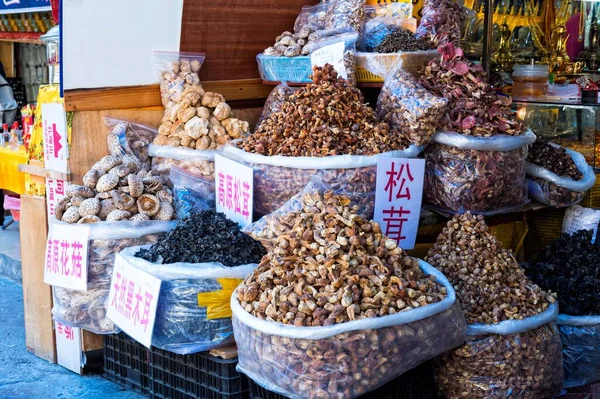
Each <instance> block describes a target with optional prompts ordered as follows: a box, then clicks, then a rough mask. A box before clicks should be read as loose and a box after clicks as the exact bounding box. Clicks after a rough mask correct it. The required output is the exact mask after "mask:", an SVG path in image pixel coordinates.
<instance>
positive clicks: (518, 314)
mask: <svg viewBox="0 0 600 399" xmlns="http://www.w3.org/2000/svg"><path fill="white" fill-rule="evenodd" d="M426 260H427V261H428V262H429V263H430V264H431V265H432V266H434V267H436V268H437V269H439V270H440V271H441V272H442V273H444V275H445V276H446V277H447V278H448V280H450V282H451V283H452V285H453V286H454V289H455V290H456V297H457V298H458V301H459V302H460V306H461V307H462V309H463V311H464V312H465V316H466V318H467V323H469V324H473V323H484V324H496V323H499V322H501V321H504V320H521V319H524V318H525V317H528V316H534V315H537V314H539V313H541V312H543V311H544V310H546V309H547V308H548V305H549V303H551V302H554V298H553V297H552V296H551V295H549V294H547V293H546V292H544V291H542V289H541V288H540V287H538V286H537V285H535V284H533V283H532V282H531V281H530V280H529V279H527V277H526V276H525V273H524V272H523V270H522V269H521V268H520V267H519V265H518V263H517V261H516V259H515V258H514V256H513V254H512V252H511V250H507V249H504V248H502V243H501V242H500V241H498V240H497V239H496V237H494V236H493V235H492V234H491V233H490V231H489V229H488V227H487V225H486V224H485V221H484V220H483V216H477V217H475V216H473V215H471V214H470V213H469V212H467V213H465V214H463V215H456V216H454V217H453V218H452V220H450V221H449V222H448V224H447V226H446V227H444V229H443V231H442V233H440V235H439V236H438V238H437V242H436V243H435V244H434V245H433V248H431V249H430V250H429V253H428V254H427V258H426Z"/></svg>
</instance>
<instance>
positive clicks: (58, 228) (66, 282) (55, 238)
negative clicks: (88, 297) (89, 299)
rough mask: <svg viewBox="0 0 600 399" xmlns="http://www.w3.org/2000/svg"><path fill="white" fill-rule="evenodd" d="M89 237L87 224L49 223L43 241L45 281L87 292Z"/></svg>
mask: <svg viewBox="0 0 600 399" xmlns="http://www.w3.org/2000/svg"><path fill="white" fill-rule="evenodd" d="M89 237H90V228H89V227H88V226H81V225H68V224H58V223H52V224H50V232H49V234H48V241H47V242H46V261H45V263H46V264H45V267H44V283H46V284H50V285H53V286H56V287H63V288H70V289H73V290H79V291H87V263H88V242H89Z"/></svg>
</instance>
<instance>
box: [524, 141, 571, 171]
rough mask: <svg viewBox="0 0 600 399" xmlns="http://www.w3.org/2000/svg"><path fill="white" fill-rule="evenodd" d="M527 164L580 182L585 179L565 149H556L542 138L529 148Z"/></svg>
mask: <svg viewBox="0 0 600 399" xmlns="http://www.w3.org/2000/svg"><path fill="white" fill-rule="evenodd" d="M527 162H531V163H533V164H535V165H538V166H541V167H542V168H544V169H548V170H549V171H550V172H553V173H556V174H557V175H559V176H562V177H568V178H570V179H573V180H580V179H581V178H582V177H583V174H582V173H581V171H580V170H579V169H578V168H577V165H575V162H574V161H573V158H571V157H570V156H569V154H567V150H566V149H565V148H563V147H555V146H553V145H551V144H550V143H548V141H546V140H544V139H543V138H541V137H538V138H537V139H536V140H535V143H533V144H532V145H530V146H529V153H528V154H527Z"/></svg>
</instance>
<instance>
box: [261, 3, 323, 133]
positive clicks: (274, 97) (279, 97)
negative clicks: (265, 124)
mask: <svg viewBox="0 0 600 399" xmlns="http://www.w3.org/2000/svg"><path fill="white" fill-rule="evenodd" d="M321 4H325V3H321ZM298 89H299V87H290V86H288V84H287V82H281V83H280V84H278V85H277V86H275V88H274V89H273V90H271V93H269V97H267V100H266V101H265V106H264V107H263V112H262V114H261V115H260V117H259V118H258V121H257V122H256V127H258V126H260V123H261V122H262V121H263V120H264V119H266V118H268V117H269V115H271V114H272V113H273V112H279V111H280V110H281V104H283V103H284V102H285V101H287V99H288V97H289V96H291V95H292V94H294V92H295V91H296V90H298Z"/></svg>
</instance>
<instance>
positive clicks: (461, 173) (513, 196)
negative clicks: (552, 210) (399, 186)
mask: <svg viewBox="0 0 600 399" xmlns="http://www.w3.org/2000/svg"><path fill="white" fill-rule="evenodd" d="M432 141H433V142H432V144H431V145H430V146H428V147H427V148H426V149H425V159H426V167H425V190H424V196H425V202H426V204H428V205H429V206H430V207H431V208H433V209H437V210H440V211H442V212H447V213H462V212H466V211H470V212H473V213H477V214H484V215H493V214H497V213H502V212H507V211H511V210H516V209H519V208H521V207H522V206H523V205H525V204H527V202H528V201H529V200H528V197H527V181H526V178H525V170H526V161H525V160H526V158H527V146H528V145H529V144H531V143H533V142H534V141H535V135H534V134H533V133H532V132H531V131H530V130H527V131H526V132H525V133H524V134H522V135H520V136H507V135H496V136H493V137H472V136H466V135H462V134H458V133H446V132H438V133H436V134H434V135H433V137H432Z"/></svg>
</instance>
